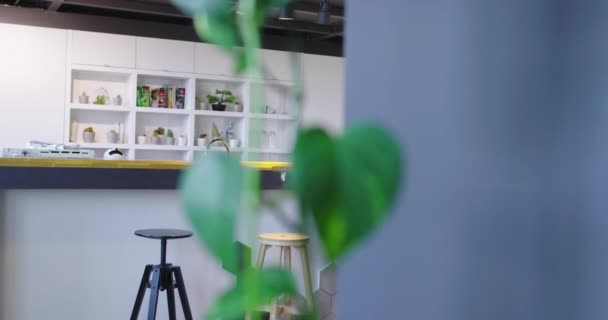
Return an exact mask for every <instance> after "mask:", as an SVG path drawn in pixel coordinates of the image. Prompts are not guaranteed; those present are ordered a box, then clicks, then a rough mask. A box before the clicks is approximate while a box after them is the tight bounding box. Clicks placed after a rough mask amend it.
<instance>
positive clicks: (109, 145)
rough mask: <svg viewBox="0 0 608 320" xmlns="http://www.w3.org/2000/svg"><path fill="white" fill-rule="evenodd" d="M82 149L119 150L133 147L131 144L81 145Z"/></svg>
mask: <svg viewBox="0 0 608 320" xmlns="http://www.w3.org/2000/svg"><path fill="white" fill-rule="evenodd" d="M79 146H80V148H82V149H110V148H118V149H129V148H131V147H132V146H131V145H130V144H125V143H116V144H112V143H80V144H79Z"/></svg>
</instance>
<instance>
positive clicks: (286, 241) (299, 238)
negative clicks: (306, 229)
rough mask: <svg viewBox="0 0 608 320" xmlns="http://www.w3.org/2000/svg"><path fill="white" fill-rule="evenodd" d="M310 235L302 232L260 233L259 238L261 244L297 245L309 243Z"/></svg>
mask: <svg viewBox="0 0 608 320" xmlns="http://www.w3.org/2000/svg"><path fill="white" fill-rule="evenodd" d="M309 239H310V237H308V236H307V235H305V234H301V233H287V232H279V233H260V234H258V240H259V241H260V243H261V244H267V245H271V246H285V247H287V246H289V247H296V246H302V245H306V244H308V241H309Z"/></svg>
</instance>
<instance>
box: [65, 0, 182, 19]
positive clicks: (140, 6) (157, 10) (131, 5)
mask: <svg viewBox="0 0 608 320" xmlns="http://www.w3.org/2000/svg"><path fill="white" fill-rule="evenodd" d="M64 3H65V4H71V5H77V6H83V7H90V8H99V9H108V10H119V11H127V12H135V13H145V14H155V15H162V16H171V17H179V18H189V17H188V16H186V15H184V14H183V13H182V12H181V11H179V10H178V9H177V8H175V7H174V6H173V5H172V4H171V3H162V2H147V1H133V0H65V2H64Z"/></svg>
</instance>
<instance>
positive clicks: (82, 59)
mask: <svg viewBox="0 0 608 320" xmlns="http://www.w3.org/2000/svg"><path fill="white" fill-rule="evenodd" d="M72 63H75V64H87V65H98V66H109V67H119V68H135V37H131V36H122V35H116V34H107V33H97V32H84V31H72Z"/></svg>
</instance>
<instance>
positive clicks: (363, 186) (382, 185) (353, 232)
mask: <svg viewBox="0 0 608 320" xmlns="http://www.w3.org/2000/svg"><path fill="white" fill-rule="evenodd" d="M293 161H294V163H293V168H292V171H291V181H292V182H291V186H292V187H293V189H294V190H295V191H296V193H297V194H298V195H299V197H300V201H301V208H302V211H303V212H304V213H306V212H312V215H313V218H314V221H315V224H316V226H317V229H318V231H319V235H320V237H321V240H322V243H323V245H324V247H325V250H326V252H327V254H328V257H329V258H330V259H331V260H336V259H338V258H340V257H342V256H343V255H344V254H346V253H347V252H348V251H349V250H350V249H351V248H352V247H353V246H354V245H355V244H356V243H358V242H359V241H361V240H362V239H364V238H365V237H367V236H368V235H370V234H371V232H372V231H374V230H375V229H376V228H377V227H378V225H379V224H380V223H381V222H382V221H383V220H384V219H385V218H386V215H387V214H388V212H389V208H390V205H391V204H392V202H393V200H394V199H395V196H396V195H397V192H398V189H399V183H400V181H401V175H402V159H401V152H400V148H399V144H398V143H397V141H395V140H394V139H393V138H392V136H391V135H390V134H389V133H388V132H386V131H385V130H384V129H382V128H381V127H376V126H359V127H354V128H352V129H350V130H348V131H347V132H346V134H345V135H344V136H343V137H342V138H340V139H338V140H333V139H331V138H330V137H329V136H328V135H327V134H326V133H325V132H324V131H322V130H320V129H312V130H306V131H303V132H301V133H300V135H299V136H298V141H297V143H296V148H295V151H294V160H293Z"/></svg>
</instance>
